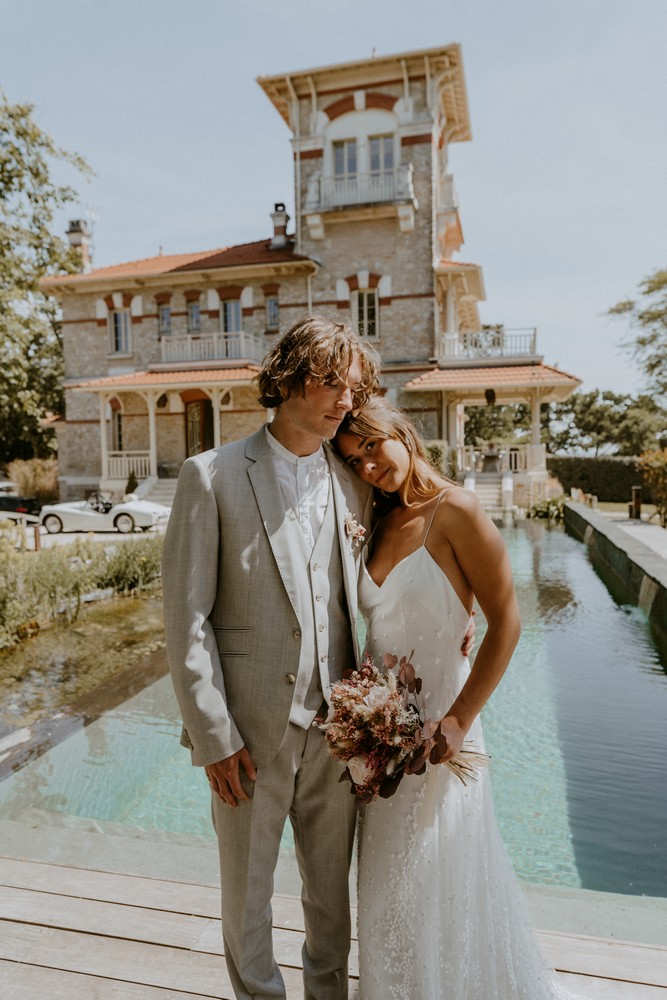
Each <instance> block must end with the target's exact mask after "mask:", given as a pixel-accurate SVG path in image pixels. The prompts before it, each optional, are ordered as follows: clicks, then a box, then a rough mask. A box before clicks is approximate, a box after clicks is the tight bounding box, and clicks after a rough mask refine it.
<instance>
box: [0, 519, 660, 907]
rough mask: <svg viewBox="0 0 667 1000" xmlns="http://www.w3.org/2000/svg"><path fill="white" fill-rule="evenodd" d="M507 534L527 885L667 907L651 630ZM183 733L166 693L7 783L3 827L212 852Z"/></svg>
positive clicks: (500, 738) (502, 805) (500, 804)
mask: <svg viewBox="0 0 667 1000" xmlns="http://www.w3.org/2000/svg"><path fill="white" fill-rule="evenodd" d="M503 532H504V536H505V540H506V543H507V545H508V548H509V550H510V556H511V560H512V566H513V570H514V574H515V579H516V586H517V594H518V597H519V603H520V607H521V613H522V620H523V634H522V638H521V642H520V645H519V647H518V649H517V652H516V653H515V656H514V658H513V660H512V664H511V665H510V668H509V669H508V672H507V674H506V676H505V678H504V679H503V681H502V683H501V685H500V687H499V688H498V690H497V692H496V693H495V694H494V696H493V698H492V699H491V701H490V703H489V704H488V705H487V707H486V709H485V710H484V714H483V720H484V727H485V738H486V742H487V749H488V750H489V752H490V753H491V755H492V764H491V775H492V782H493V789H494V799H495V803H496V811H497V815H498V822H499V825H500V829H501V833H502V836H503V839H504V841H505V844H506V846H507V849H508V851H509V854H510V856H511V858H512V862H513V864H514V867H515V870H516V871H517V873H518V874H519V876H520V877H521V878H522V879H523V880H525V881H527V882H530V883H533V884H536V885H552V886H565V887H574V888H588V889H596V890H600V891H607V892H621V893H631V894H648V895H652V896H667V870H666V867H665V865H664V850H665V831H666V830H667V777H666V774H667V771H666V769H665V766H664V761H665V760H666V759H667V726H665V719H666V718H667V675H666V674H665V671H664V669H663V667H662V666H661V664H660V662H659V659H658V654H657V652H656V650H655V647H654V646H653V644H652V641H651V637H650V632H649V628H648V625H647V623H646V620H645V618H644V616H643V614H642V613H641V612H639V611H638V610H637V609H636V608H630V607H622V606H619V605H617V604H615V603H614V601H613V599H612V598H611V596H610V594H609V592H608V591H607V589H606V588H605V586H604V584H603V583H602V582H601V581H600V579H599V578H598V577H597V576H596V574H595V572H594V570H593V569H592V567H591V566H590V564H589V562H588V560H587V556H586V550H585V549H584V548H583V547H582V546H581V545H580V544H579V543H578V542H576V541H575V540H574V539H571V538H569V537H568V536H567V535H565V534H564V533H563V532H562V531H560V530H558V529H554V528H549V527H548V525H546V524H544V523H541V522H535V521H527V522H522V523H519V524H518V525H516V526H514V527H511V528H504V529H503ZM479 618H480V619H481V616H479ZM482 633H483V625H482V624H480V626H479V627H478V639H481V635H482ZM179 728H180V727H179V721H178V711H177V708H176V704H175V700H174V697H173V693H172V691H171V685H170V682H169V680H168V678H164V679H163V680H160V681H157V682H156V683H154V684H152V685H151V686H150V687H148V688H146V689H145V690H144V691H143V692H141V693H140V694H139V695H136V696H135V697H133V698H131V699H130V700H128V701H127V702H125V703H124V704H123V705H122V706H121V707H120V708H117V709H115V710H112V711H109V712H107V713H106V714H105V715H104V716H102V717H101V718H99V719H98V720H96V721H95V722H93V723H91V724H90V725H88V726H87V727H85V728H84V729H82V730H80V731H79V732H77V733H75V734H73V735H72V736H70V737H69V738H68V739H66V740H64V741H63V742H62V743H60V744H58V745H56V746H54V747H52V748H51V749H50V750H49V751H48V752H47V753H46V754H44V755H43V756H42V757H40V758H38V759H37V760H35V761H33V762H31V763H30V764H28V765H26V766H25V767H24V768H22V769H21V770H20V771H18V772H16V773H15V774H13V775H11V776H10V777H9V778H7V779H6V780H5V781H3V782H2V783H1V784H0V815H1V816H2V817H3V818H4V819H10V820H15V821H18V822H29V823H31V824H33V825H34V824H39V825H45V826H48V825H49V824H56V825H65V826H67V825H76V824H77V823H82V824H83V823H85V824H86V826H87V828H91V826H92V827H97V828H99V829H100V830H102V831H106V830H108V828H109V827H110V826H113V829H114V831H116V832H118V830H119V829H122V830H124V831H127V833H128V834H129V835H131V836H146V837H149V838H150V836H151V831H155V833H154V835H155V836H157V831H160V836H161V837H164V835H165V834H164V831H166V832H167V833H168V834H170V835H173V837H174V838H179V839H181V840H182V836H187V835H190V836H192V835H194V836H196V837H201V838H207V839H209V840H212V838H213V834H212V829H211V824H210V802H209V791H208V784H207V782H206V780H205V778H204V775H203V773H202V771H201V770H200V769H198V768H192V767H191V766H190V764H189V755H188V754H187V752H186V751H184V750H183V749H182V748H181V747H180V746H179V744H178V733H179ZM407 780H409V779H407ZM284 851H285V853H286V854H289V853H290V852H291V851H292V840H291V831H290V829H289V824H288V825H287V827H286V829H285V834H284Z"/></svg>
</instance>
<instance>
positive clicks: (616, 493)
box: [547, 455, 651, 503]
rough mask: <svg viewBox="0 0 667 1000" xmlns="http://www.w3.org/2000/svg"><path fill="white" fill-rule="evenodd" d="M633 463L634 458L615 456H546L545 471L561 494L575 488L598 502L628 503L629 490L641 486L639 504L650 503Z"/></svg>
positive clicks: (640, 474) (645, 488)
mask: <svg viewBox="0 0 667 1000" xmlns="http://www.w3.org/2000/svg"><path fill="white" fill-rule="evenodd" d="M637 462H638V459H636V458H621V457H617V456H613V457H611V456H607V457H602V458H591V457H588V456H570V455H547V469H548V470H549V472H550V473H551V475H552V476H554V477H555V478H556V479H558V480H559V481H560V483H561V485H562V487H563V490H564V492H565V493H569V492H570V491H571V489H572V487H573V486H576V487H578V489H580V490H583V491H584V493H593V494H594V495H595V496H596V497H597V498H598V500H604V501H607V502H609V503H624V502H625V501H629V500H630V499H631V496H632V487H633V486H642V487H643V491H642V500H643V501H644V503H649V502H650V500H651V491H650V490H649V488H648V486H646V484H645V482H644V474H643V473H642V472H641V470H640V469H639V468H638V465H637Z"/></svg>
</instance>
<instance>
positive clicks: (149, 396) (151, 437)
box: [145, 392, 157, 478]
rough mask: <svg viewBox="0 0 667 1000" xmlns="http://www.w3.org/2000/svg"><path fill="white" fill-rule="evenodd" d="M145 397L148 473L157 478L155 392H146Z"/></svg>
mask: <svg viewBox="0 0 667 1000" xmlns="http://www.w3.org/2000/svg"><path fill="white" fill-rule="evenodd" d="M145 399H146V405H147V407H148V473H149V475H151V476H155V477H156V478H157V429H156V427H155V403H156V400H157V395H156V393H155V392H147V393H146V396H145Z"/></svg>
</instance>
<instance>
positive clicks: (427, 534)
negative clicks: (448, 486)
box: [422, 490, 448, 545]
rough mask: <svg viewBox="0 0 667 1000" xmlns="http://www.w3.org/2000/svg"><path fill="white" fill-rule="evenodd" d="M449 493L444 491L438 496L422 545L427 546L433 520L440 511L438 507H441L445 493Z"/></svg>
mask: <svg viewBox="0 0 667 1000" xmlns="http://www.w3.org/2000/svg"><path fill="white" fill-rule="evenodd" d="M447 492H448V490H443V491H442V492H441V493H439V494H438V499H437V501H436V504H435V507H434V508H433V513H432V514H431V520H430V521H429V522H428V528H427V529H426V531H425V533H424V537H423V539H422V545H426V540H427V538H428V536H429V532H430V530H431V526H432V524H433V518H434V517H435V515H436V513H437V510H438V507H439V506H440V501H441V500H442V498H443V497H444V495H445V493H447Z"/></svg>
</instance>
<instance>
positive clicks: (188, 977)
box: [0, 921, 302, 998]
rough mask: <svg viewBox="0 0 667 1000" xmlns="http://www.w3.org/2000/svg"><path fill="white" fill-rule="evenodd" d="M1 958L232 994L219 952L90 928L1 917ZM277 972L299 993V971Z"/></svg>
mask: <svg viewBox="0 0 667 1000" xmlns="http://www.w3.org/2000/svg"><path fill="white" fill-rule="evenodd" d="M0 959H5V960H8V961H14V962H24V963H26V964H29V965H37V966H42V967H43V968H50V969H59V970H61V971H63V972H77V973H80V974H83V975H88V976H100V977H102V978H105V979H112V980H114V979H116V980H119V981H122V982H131V983H137V984H140V985H144V986H155V987H159V988H160V989H165V990H174V991H178V990H180V991H181V992H183V993H188V992H190V993H195V994H197V993H200V994H202V995H203V996H206V997H208V996H211V997H216V998H220V997H224V998H226V997H227V996H229V997H231V996H232V989H231V984H230V981H229V976H228V975H227V968H226V966H225V962H224V959H222V958H220V957H219V956H218V955H209V954H207V953H206V952H195V951H188V950H186V949H179V948H171V947H166V946H165V947H162V946H159V945H151V944H145V943H144V942H138V941H126V940H123V939H119V938H105V937H101V936H98V935H95V934H83V933H80V932H76V931H66V930H60V929H55V928H51V927H35V926H32V925H30V924H16V923H13V922H10V921H1V922H0ZM282 972H283V976H284V977H285V983H286V985H287V987H288V991H290V992H292V991H293V992H294V996H298V995H299V990H301V983H302V979H301V973H300V972H299V971H297V970H296V969H289V968H286V969H283V970H282Z"/></svg>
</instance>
